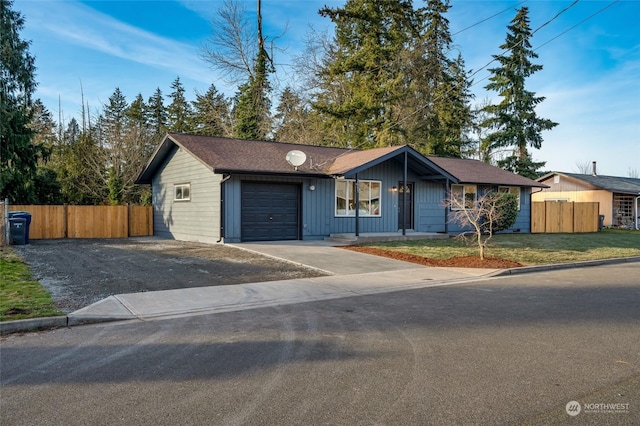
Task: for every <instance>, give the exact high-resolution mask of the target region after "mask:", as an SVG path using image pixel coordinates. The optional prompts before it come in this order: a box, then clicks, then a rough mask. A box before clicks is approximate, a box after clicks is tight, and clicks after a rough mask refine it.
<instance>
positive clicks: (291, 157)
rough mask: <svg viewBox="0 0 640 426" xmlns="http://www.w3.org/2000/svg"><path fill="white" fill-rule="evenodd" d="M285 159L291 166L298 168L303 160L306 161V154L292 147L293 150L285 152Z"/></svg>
mask: <svg viewBox="0 0 640 426" xmlns="http://www.w3.org/2000/svg"><path fill="white" fill-rule="evenodd" d="M285 159H286V160H287V163H289V164H291V165H292V166H293V168H294V169H296V170H298V166H302V165H303V164H304V162H305V161H307V154H305V153H304V152H302V151H298V150H297V149H294V150H293V151H289V152H287V156H286V157H285Z"/></svg>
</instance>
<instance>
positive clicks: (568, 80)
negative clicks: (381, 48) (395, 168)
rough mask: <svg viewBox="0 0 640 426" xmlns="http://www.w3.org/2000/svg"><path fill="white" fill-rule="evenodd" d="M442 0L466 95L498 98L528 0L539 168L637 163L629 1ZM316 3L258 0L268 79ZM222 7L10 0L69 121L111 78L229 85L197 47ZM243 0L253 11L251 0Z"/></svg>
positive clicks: (331, 0) (195, 0)
mask: <svg viewBox="0 0 640 426" xmlns="http://www.w3.org/2000/svg"><path fill="white" fill-rule="evenodd" d="M451 3H452V6H453V7H452V8H451V9H450V11H449V13H448V14H447V18H448V19H449V22H450V30H451V33H452V34H453V39H454V44H455V46H456V49H458V50H459V51H460V52H461V53H462V56H463V58H464V59H465V61H466V65H467V68H468V69H471V70H474V71H477V74H475V76H474V81H475V84H474V86H473V91H474V93H475V94H476V102H477V103H481V102H482V101H484V100H485V99H491V100H493V101H497V100H498V99H497V98H496V96H495V94H494V93H492V92H486V91H485V90H484V86H485V85H486V84H487V83H488V80H487V77H488V76H489V72H488V71H487V69H488V68H491V67H492V66H495V62H494V63H493V64H491V65H489V66H487V65H488V64H489V63H490V61H491V60H492V55H495V54H499V53H501V52H500V49H499V46H500V45H501V44H502V43H503V42H504V39H505V36H506V32H507V25H509V22H510V21H511V19H513V17H514V16H515V10H516V9H517V8H519V7H521V6H523V5H524V6H527V7H529V11H530V14H529V17H530V20H531V28H532V29H534V30H535V29H537V28H538V27H542V28H540V30H539V31H537V32H536V33H535V35H534V36H533V37H532V39H531V43H532V45H533V48H534V49H537V50H536V53H537V54H538V55H539V58H538V59H537V60H536V61H535V62H536V63H538V64H541V65H543V67H544V68H543V69H542V71H539V72H537V73H536V74H534V75H533V76H531V77H530V78H529V80H528V82H527V88H528V90H531V91H534V92H536V94H537V95H538V96H545V97H546V98H547V99H546V100H545V101H544V102H543V103H542V104H540V105H539V106H538V108H537V112H538V114H539V115H540V116H541V117H544V118H549V119H552V120H554V121H556V122H558V123H560V125H559V126H557V127H556V128H555V129H553V130H552V131H549V132H544V133H543V137H544V142H543V145H542V149H541V150H537V151H534V152H533V155H534V159H536V160H538V161H546V162H547V165H546V167H545V169H546V170H557V171H565V172H577V171H578V164H585V163H591V161H597V162H598V172H599V174H608V175H618V176H627V175H628V173H629V170H630V169H632V170H636V171H637V172H640V29H639V28H638V24H637V19H638V16H640V1H636V0H622V1H588V0H582V1H579V2H578V3H577V4H575V5H573V6H571V5H572V4H573V3H574V2H573V1H543V0H529V1H525V2H522V1H517V0H516V1H482V0H453V1H452V2H451ZM325 4H326V5H328V6H330V7H339V6H341V5H343V4H344V1H342V0H340V1H337V0H320V1H316V0H298V1H295V0H263V2H262V12H263V24H264V31H265V34H266V35H270V36H279V35H281V34H282V33H283V31H285V29H286V33H285V34H284V35H283V36H282V37H280V38H279V39H278V41H277V46H278V47H279V48H280V49H281V50H282V51H278V52H276V55H275V61H276V63H278V64H279V66H278V80H277V82H276V87H278V88H283V87H284V85H285V84H286V83H287V82H289V81H293V82H295V81H296V76H295V74H294V73H293V70H292V69H291V67H290V66H288V65H289V64H291V59H292V57H293V56H295V55H296V54H297V53H299V52H300V50H301V49H302V47H303V44H304V42H303V41H304V39H305V36H306V35H307V34H308V31H309V28H310V26H313V27H314V28H315V29H316V30H319V31H323V30H325V29H330V22H329V21H328V19H327V18H322V17H321V16H319V15H318V14H317V10H318V9H319V8H321V7H322V6H324V5H325ZM414 4H415V5H416V6H421V5H422V4H424V3H423V2H422V1H417V0H414ZM221 5H222V1H221V0H216V1H211V0H182V1H169V0H166V1H156V0H135V1H133V0H129V1H73V0H62V1H61V0H16V1H15V3H14V5H13V9H14V10H17V11H19V12H21V13H22V14H23V16H24V18H25V20H26V24H25V29H24V31H23V33H22V37H23V38H24V39H27V40H31V42H32V44H31V49H30V51H31V53H32V54H33V55H34V56H35V57H36V66H37V68H38V70H37V80H38V82H39V86H38V90H37V92H36V97H37V98H40V99H42V101H43V102H44V104H45V105H46V106H47V108H48V109H49V111H50V112H51V113H52V114H53V115H54V117H55V118H56V119H57V118H58V115H59V114H60V115H61V116H62V118H63V120H64V121H65V122H68V121H69V120H70V118H71V117H76V118H79V117H80V111H81V105H82V102H81V92H82V91H83V92H84V98H85V101H86V102H88V103H89V106H90V109H91V110H92V111H95V110H97V109H101V105H102V104H103V103H105V102H107V100H108V98H109V96H110V95H111V94H112V93H113V91H114V90H115V88H116V87H119V88H120V90H121V91H122V92H123V94H124V95H125V96H126V98H127V100H128V101H129V102H130V101H132V100H133V99H134V98H135V96H136V95H137V94H138V93H141V94H142V96H143V97H144V99H145V100H146V99H148V98H149V97H150V96H151V95H152V94H153V92H154V91H155V90H156V88H158V87H159V88H160V89H161V90H162V92H163V94H165V95H168V94H169V93H170V92H171V88H170V85H171V83H172V82H173V81H174V80H175V78H176V77H178V76H179V77H180V80H181V81H182V83H183V85H184V87H185V89H186V91H187V95H188V97H189V98H190V99H193V98H194V93H195V91H199V92H205V91H206V90H207V89H208V87H209V86H210V85H211V84H212V83H213V84H215V85H216V87H217V88H218V89H219V90H220V91H222V92H224V93H226V94H227V95H231V94H233V93H234V91H235V88H234V87H233V86H231V85H227V84H226V83H225V81H224V79H223V78H221V76H220V75H218V74H216V72H215V71H213V70H211V69H210V66H209V65H208V64H207V63H206V62H204V61H203V60H202V59H201V58H200V55H199V53H200V49H201V46H202V45H203V43H205V42H206V40H207V38H208V37H209V35H210V32H211V25H210V20H211V18H212V16H213V15H214V14H215V13H216V11H217V10H218V9H219V7H220V6H221ZM246 6H247V9H248V10H250V11H255V7H256V1H255V0H250V1H247V2H246ZM569 6H571V7H569ZM607 6H609V7H607ZM568 7H569V9H568V10H566V11H565V12H563V13H562V14H560V16H558V17H557V18H555V19H554V17H555V16H556V15H557V14H558V13H560V12H561V11H563V10H564V9H566V8H568ZM603 9H604V10H603ZM503 11H505V12H503ZM500 12H503V13H500ZM496 14H497V16H494V15H496ZM594 14H595V16H592V15H594ZM490 17H491V18H490ZM486 18H490V19H487V20H485V19H486ZM548 21H551V22H549V23H548V24H547V25H544V26H543V24H545V23H546V22H548ZM469 27H470V28H469ZM81 88H82V91H81ZM167 103H168V101H165V104H167ZM59 105H60V106H61V108H59Z"/></svg>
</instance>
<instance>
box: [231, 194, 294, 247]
mask: <svg viewBox="0 0 640 426" xmlns="http://www.w3.org/2000/svg"><path fill="white" fill-rule="evenodd" d="M299 200H300V190H299V186H298V185H296V184H280V183H263V182H260V183H258V182H243V183H242V213H241V218H242V241H275V240H297V239H299V232H300V224H299V211H300V208H299V205H300V201H299Z"/></svg>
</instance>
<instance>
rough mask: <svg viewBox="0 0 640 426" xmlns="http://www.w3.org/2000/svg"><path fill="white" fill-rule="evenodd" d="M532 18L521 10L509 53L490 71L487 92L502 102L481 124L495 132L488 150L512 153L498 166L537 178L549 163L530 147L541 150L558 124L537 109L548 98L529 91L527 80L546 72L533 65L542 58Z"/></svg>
mask: <svg viewBox="0 0 640 426" xmlns="http://www.w3.org/2000/svg"><path fill="white" fill-rule="evenodd" d="M528 15H529V9H528V8H527V7H522V8H520V9H519V10H518V13H517V15H516V17H515V18H514V19H513V20H512V21H511V25H509V27H508V30H509V32H508V33H507V37H506V41H505V43H504V44H502V45H501V46H500V48H501V49H503V50H505V53H504V54H502V55H494V59H495V60H496V61H498V63H499V64H500V66H499V67H496V68H492V69H490V70H489V71H490V72H491V73H492V76H491V78H490V81H491V82H490V83H489V84H488V85H487V86H486V89H488V90H494V91H496V92H497V93H498V94H499V95H500V96H501V97H502V101H501V102H500V103H499V104H497V105H488V106H486V107H485V108H484V111H485V112H487V113H488V114H489V118H488V119H486V120H485V121H484V122H483V123H482V124H481V125H482V127H484V128H487V129H489V130H491V131H492V133H490V134H489V135H488V136H487V138H486V141H484V144H485V145H486V146H488V149H490V150H491V151H495V150H497V149H502V150H505V151H507V152H508V154H507V155H506V157H505V158H503V159H501V160H499V161H498V165H499V166H500V167H502V168H504V169H506V170H510V171H512V172H514V173H517V174H520V175H522V176H526V177H529V178H532V179H535V178H536V177H537V174H536V170H538V169H539V168H540V167H542V166H544V164H545V163H544V162H535V161H533V159H532V157H531V154H530V153H529V151H528V146H531V147H532V148H535V149H540V147H541V146H542V140H543V139H542V135H541V132H542V131H544V130H551V129H553V128H554V127H555V126H557V125H558V123H554V122H553V121H551V120H548V119H544V118H540V117H538V116H537V114H536V112H535V107H536V106H537V105H538V104H540V103H541V102H542V101H544V99H545V98H544V97H540V96H535V93H534V92H531V91H528V90H526V88H525V83H526V79H527V77H529V76H531V75H532V74H533V73H535V72H536V71H540V70H541V69H542V65H537V64H533V63H532V62H531V60H532V59H535V58H537V57H538V55H537V54H536V53H535V52H534V51H533V50H532V49H531V44H530V42H529V39H530V38H531V36H532V35H533V34H532V33H531V29H530V27H529V16H528Z"/></svg>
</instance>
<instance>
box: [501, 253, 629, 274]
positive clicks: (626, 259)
mask: <svg viewBox="0 0 640 426" xmlns="http://www.w3.org/2000/svg"><path fill="white" fill-rule="evenodd" d="M632 262H640V256H634V257H616V258H613V259H601V260H586V261H584V262H570V263H555V264H552V265H539V266H522V267H520V268H511V269H505V270H504V271H498V272H494V273H492V274H490V275H489V276H492V277H503V276H507V275H520V274H530V273H533V272H544V271H555V270H559V269H574V268H585V267H588V266H602V265H616V264H620V263H632Z"/></svg>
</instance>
